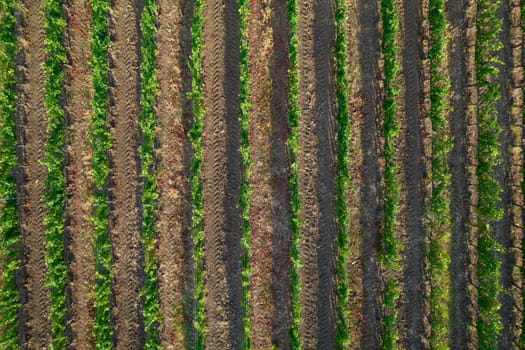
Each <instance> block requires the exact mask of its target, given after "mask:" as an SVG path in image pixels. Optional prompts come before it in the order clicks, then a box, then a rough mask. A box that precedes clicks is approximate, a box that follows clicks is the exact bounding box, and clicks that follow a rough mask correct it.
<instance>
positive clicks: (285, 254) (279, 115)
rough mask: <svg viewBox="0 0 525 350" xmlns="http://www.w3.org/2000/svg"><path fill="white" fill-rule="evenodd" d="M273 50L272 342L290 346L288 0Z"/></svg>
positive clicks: (275, 5)
mask: <svg viewBox="0 0 525 350" xmlns="http://www.w3.org/2000/svg"><path fill="white" fill-rule="evenodd" d="M271 7H272V17H271V25H272V40H273V48H272V50H273V53H272V56H271V61H270V63H269V72H270V79H271V97H270V98H271V104H270V116H271V117H270V123H271V138H270V156H269V159H268V161H269V170H270V181H271V186H272V188H271V191H272V192H271V196H272V200H271V215H272V227H271V229H272V272H273V273H272V301H273V305H274V309H273V316H272V318H273V321H272V345H275V346H276V347H277V348H278V349H282V350H287V349H290V344H289V335H288V331H289V329H290V324H291V302H290V294H289V291H290V238H291V233H290V216H291V206H290V189H289V187H288V177H289V175H290V166H289V164H290V162H289V159H288V146H287V144H286V141H287V139H288V134H289V125H288V85H287V81H288V36H289V32H288V24H287V19H286V2H285V1H280V0H272V2H271Z"/></svg>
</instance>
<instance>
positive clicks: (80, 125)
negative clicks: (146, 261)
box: [64, 0, 95, 349]
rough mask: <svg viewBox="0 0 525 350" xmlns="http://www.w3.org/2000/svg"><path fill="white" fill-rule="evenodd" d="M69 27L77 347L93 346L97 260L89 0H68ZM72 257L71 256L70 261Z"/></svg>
mask: <svg viewBox="0 0 525 350" xmlns="http://www.w3.org/2000/svg"><path fill="white" fill-rule="evenodd" d="M65 13H66V16H67V17H66V18H67V29H66V37H65V46H66V48H67V57H68V64H67V65H66V67H65V72H64V79H65V106H64V107H65V108H64V110H65V116H66V123H67V129H66V143H67V146H66V163H67V165H66V180H67V193H68V197H67V204H66V218H67V220H66V232H67V235H68V236H69V242H68V243H69V244H68V245H67V246H66V249H67V252H68V255H69V259H70V260H71V262H70V265H69V268H70V269H69V274H70V278H71V282H70V284H69V286H68V288H67V291H68V300H69V301H68V303H69V304H70V306H69V307H68V316H67V317H68V319H69V322H70V323H69V329H68V333H70V334H69V336H70V338H71V346H72V347H74V348H75V349H92V348H93V337H92V333H93V317H94V309H93V302H94V297H93V286H94V285H95V263H94V256H93V254H94V250H93V227H92V223H91V220H90V216H91V206H90V203H91V202H92V199H91V195H92V192H91V190H92V178H91V175H90V169H91V166H92V165H91V154H90V150H91V146H90V142H89V139H88V138H87V137H86V135H87V134H88V132H89V129H90V118H91V99H92V94H93V92H92V87H91V85H92V84H91V69H90V67H89V60H90V58H91V48H90V45H89V41H87V40H85V39H86V38H87V37H89V35H90V28H91V8H90V4H89V2H88V1H86V0H73V1H70V2H68V4H67V7H66V9H65ZM69 259H68V260H69Z"/></svg>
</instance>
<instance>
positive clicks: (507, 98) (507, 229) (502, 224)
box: [492, 0, 523, 349]
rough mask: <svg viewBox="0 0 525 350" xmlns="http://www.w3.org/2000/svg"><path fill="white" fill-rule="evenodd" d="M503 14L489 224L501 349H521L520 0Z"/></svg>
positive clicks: (512, 0) (507, 2)
mask: <svg viewBox="0 0 525 350" xmlns="http://www.w3.org/2000/svg"><path fill="white" fill-rule="evenodd" d="M497 15H498V17H500V18H501V19H502V30H501V32H500V34H499V39H500V40H501V42H502V44H503V48H502V49H501V50H500V59H501V61H502V62H503V66H502V68H501V69H500V74H499V77H498V80H499V82H500V92H501V98H500V100H499V101H498V103H497V108H498V119H499V125H500V127H501V128H502V131H501V134H500V138H499V142H500V153H501V163H500V164H499V165H498V166H497V167H496V168H495V177H496V178H497V179H498V181H499V183H500V186H501V188H502V192H501V202H500V207H501V208H503V219H502V220H500V221H497V222H494V223H493V224H492V228H493V230H494V235H495V237H496V239H497V240H498V241H499V243H500V244H501V245H502V247H503V248H504V252H503V253H502V254H501V255H500V258H501V260H502V265H501V279H500V283H501V286H502V287H503V293H501V294H500V297H499V299H500V302H501V309H500V315H501V320H502V325H503V328H502V330H501V333H500V336H499V344H498V346H499V348H500V349H519V348H520V336H521V332H522V330H521V325H522V317H523V316H522V310H523V298H522V294H521V286H522V277H521V276H520V272H519V271H520V270H521V265H522V262H521V261H522V250H521V247H522V239H523V232H522V229H523V223H522V214H523V213H522V207H523V191H522V187H521V184H522V182H523V172H522V168H521V166H522V164H523V148H522V146H523V144H522V142H523V141H522V134H523V121H522V107H523V91H522V90H521V87H522V83H523V68H522V58H521V53H522V49H523V47H522V32H521V10H520V1H517V0H504V1H502V2H501V6H500V8H499V10H498V13H497Z"/></svg>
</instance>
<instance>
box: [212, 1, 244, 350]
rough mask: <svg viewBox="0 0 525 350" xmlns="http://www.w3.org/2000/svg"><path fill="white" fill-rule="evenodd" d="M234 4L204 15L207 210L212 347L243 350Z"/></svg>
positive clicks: (214, 6) (217, 6)
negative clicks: (239, 349)
mask: <svg viewBox="0 0 525 350" xmlns="http://www.w3.org/2000/svg"><path fill="white" fill-rule="evenodd" d="M237 8H238V5H237V3H236V2H234V1H230V0H228V1H225V2H223V1H218V0H216V1H211V2H209V3H208V4H207V6H206V8H205V10H204V17H205V18H206V20H205V22H204V40H203V56H202V60H203V61H202V62H203V65H202V67H203V80H204V109H205V115H204V124H203V134H202V140H203V165H202V174H203V205H204V214H205V215H204V220H203V225H204V247H205V248H204V255H205V269H206V271H210V272H211V271H213V273H208V274H206V278H205V290H206V318H207V321H206V325H207V337H206V344H207V348H210V349H225V348H230V349H238V348H240V347H241V344H242V318H241V315H240V297H241V295H240V265H239V262H240V246H239V244H240V238H241V227H240V224H241V222H240V211H239V209H238V208H237V206H238V203H239V195H240V166H239V165H240V154H239V122H238V119H237V118H238V114H237V113H238V108H239V101H238V93H239V51H238V47H239V32H238V30H239V18H238V13H237Z"/></svg>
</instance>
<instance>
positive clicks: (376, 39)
mask: <svg viewBox="0 0 525 350" xmlns="http://www.w3.org/2000/svg"><path fill="white" fill-rule="evenodd" d="M357 12H358V23H359V28H360V31H359V36H358V48H359V65H360V67H361V79H360V81H361V86H360V91H361V94H362V97H363V101H362V105H361V109H360V111H358V113H359V114H360V117H361V118H362V120H363V122H362V128H361V152H362V156H363V163H362V168H361V172H362V183H361V187H360V193H361V201H360V202H361V217H360V227H361V239H362V241H361V257H360V258H361V266H362V286H363V305H362V310H363V316H364V320H363V323H362V327H363V329H362V337H361V345H362V346H364V345H365V344H366V346H367V347H370V348H371V349H378V348H379V344H380V335H381V309H380V305H381V304H380V293H381V279H380V275H379V272H380V271H379V266H378V261H377V258H378V257H377V247H378V246H379V242H380V241H379V239H380V238H379V234H380V231H379V229H380V225H381V213H382V197H383V191H382V182H381V172H382V170H381V136H380V135H381V98H382V92H381V79H382V78H381V69H382V64H381V65H380V61H379V59H380V53H381V46H380V34H379V27H378V26H379V23H380V21H379V19H380V16H379V4H378V2H377V1H369V0H358V3H357Z"/></svg>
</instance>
